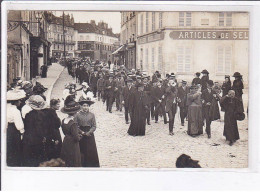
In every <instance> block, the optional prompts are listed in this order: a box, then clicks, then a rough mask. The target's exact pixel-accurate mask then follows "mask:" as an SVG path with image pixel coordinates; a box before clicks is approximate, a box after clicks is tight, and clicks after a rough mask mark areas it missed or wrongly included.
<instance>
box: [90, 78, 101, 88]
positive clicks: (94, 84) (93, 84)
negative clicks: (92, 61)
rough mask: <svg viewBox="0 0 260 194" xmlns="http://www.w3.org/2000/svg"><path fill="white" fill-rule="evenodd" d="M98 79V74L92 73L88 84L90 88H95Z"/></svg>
mask: <svg viewBox="0 0 260 194" xmlns="http://www.w3.org/2000/svg"><path fill="white" fill-rule="evenodd" d="M98 79H99V77H98V75H94V74H92V75H91V76H90V86H91V88H92V89H93V88H97V82H98Z"/></svg>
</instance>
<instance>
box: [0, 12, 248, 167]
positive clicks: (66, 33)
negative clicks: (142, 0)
mask: <svg viewBox="0 0 260 194" xmlns="http://www.w3.org/2000/svg"><path fill="white" fill-rule="evenodd" d="M249 24H250V13H249V12H247V11H244V12H243V11H225V10H223V11H192V10H191V11H150V10H147V11H146V10H144V11H135V10H133V11H120V10H119V11H82V10H79V11H77V10H71V11H69V10H64V11H63V10H57V11H53V10H8V11H7V37H6V38H7V56H3V57H6V61H7V64H6V73H7V77H6V78H7V79H6V83H7V84H6V86H4V85H2V87H6V115H5V117H6V127H5V129H4V130H2V133H3V137H4V138H5V140H4V141H5V142H6V144H5V145H6V147H5V148H6V150H5V152H3V153H4V154H5V157H4V158H5V161H3V162H4V166H6V167H7V168H8V169H12V168H13V167H20V168H23V167H71V168H73V167H78V168H85V169H86V168H87V169H88V168H89V169H90V168H95V169H111V168H112V169H113V168H117V169H118V168H137V169H138V168H147V169H150V168H152V169H161V168H166V169H172V168H241V169H242V168H248V151H249V150H248V99H249V97H248V94H249V81H248V80H249V76H248V72H249V34H250V33H249V26H250V25H249ZM2 117H4V115H2ZM16 169H17V168H16Z"/></svg>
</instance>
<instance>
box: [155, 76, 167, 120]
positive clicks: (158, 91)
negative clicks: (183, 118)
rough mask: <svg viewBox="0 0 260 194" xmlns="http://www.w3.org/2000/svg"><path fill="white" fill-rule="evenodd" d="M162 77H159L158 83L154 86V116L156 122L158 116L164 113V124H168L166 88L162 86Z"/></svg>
mask: <svg viewBox="0 0 260 194" xmlns="http://www.w3.org/2000/svg"><path fill="white" fill-rule="evenodd" d="M162 82H163V81H162V79H158V81H157V82H155V83H157V85H156V86H155V87H152V90H151V96H152V100H153V103H154V107H155V110H154V117H155V123H158V116H159V115H163V119H164V124H167V118H166V112H165V100H164V95H165V88H164V87H163V86H162Z"/></svg>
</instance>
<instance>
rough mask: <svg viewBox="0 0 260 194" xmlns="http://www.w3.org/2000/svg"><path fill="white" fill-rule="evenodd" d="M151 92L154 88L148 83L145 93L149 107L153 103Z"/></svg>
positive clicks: (145, 86)
mask: <svg viewBox="0 0 260 194" xmlns="http://www.w3.org/2000/svg"><path fill="white" fill-rule="evenodd" d="M151 90H152V86H151V84H150V83H147V84H146V85H144V92H145V94H146V95H147V100H148V101H147V103H148V105H149V106H150V104H151V103H152V96H151Z"/></svg>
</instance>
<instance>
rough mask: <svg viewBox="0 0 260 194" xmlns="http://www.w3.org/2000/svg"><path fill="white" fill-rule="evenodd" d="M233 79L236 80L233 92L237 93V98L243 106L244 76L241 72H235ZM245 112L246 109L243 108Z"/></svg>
mask: <svg viewBox="0 0 260 194" xmlns="http://www.w3.org/2000/svg"><path fill="white" fill-rule="evenodd" d="M233 77H234V78H235V80H234V81H233V86H232V90H234V91H235V96H236V97H237V98H238V99H239V100H240V101H241V102H242V105H243V98H242V95H243V89H244V84H243V81H242V77H243V76H242V75H241V74H240V73H239V72H235V73H234V75H233ZM242 108H243V110H244V107H242Z"/></svg>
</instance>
